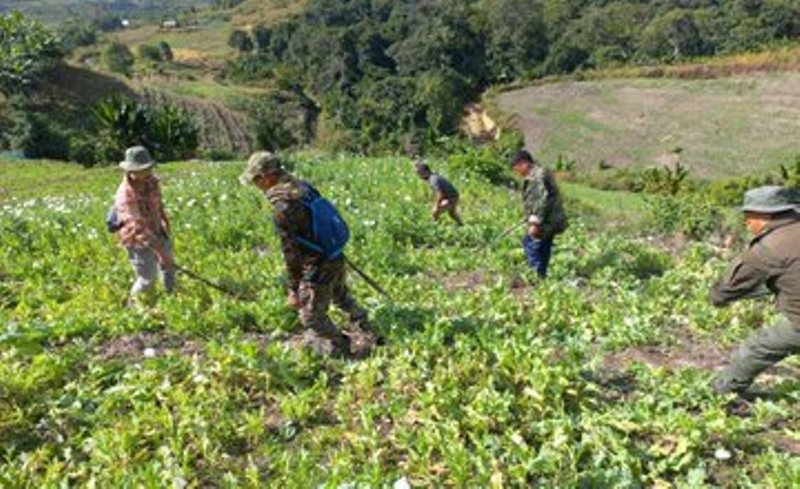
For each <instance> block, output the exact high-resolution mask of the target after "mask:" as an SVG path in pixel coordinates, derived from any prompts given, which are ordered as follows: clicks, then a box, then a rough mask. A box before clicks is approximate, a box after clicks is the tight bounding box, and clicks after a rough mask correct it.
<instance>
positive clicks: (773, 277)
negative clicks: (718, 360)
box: [709, 187, 800, 393]
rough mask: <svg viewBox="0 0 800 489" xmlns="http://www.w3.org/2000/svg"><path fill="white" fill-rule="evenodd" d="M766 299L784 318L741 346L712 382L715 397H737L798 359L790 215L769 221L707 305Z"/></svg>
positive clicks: (799, 291) (799, 292) (795, 222)
mask: <svg viewBox="0 0 800 489" xmlns="http://www.w3.org/2000/svg"><path fill="white" fill-rule="evenodd" d="M770 189H771V190H770ZM775 189H776V187H762V188H760V189H756V190H755V191H751V192H755V193H758V192H762V193H763V192H766V193H767V194H769V193H770V192H774V191H775ZM748 194H750V192H748ZM779 209H780V208H779ZM745 210H748V209H747V207H745ZM755 212H758V211H755ZM771 294H774V295H775V297H776V301H777V302H776V304H777V308H778V310H779V311H780V312H781V314H782V315H783V317H782V318H781V319H780V320H779V321H778V322H777V323H776V324H775V325H774V326H772V327H771V328H768V329H766V330H763V331H760V332H757V333H755V334H753V335H751V336H750V337H749V338H747V339H746V340H745V341H744V343H742V344H741V345H740V347H739V348H738V349H737V351H736V352H735V353H734V354H733V357H732V358H731V362H730V364H729V365H728V367H726V368H725V369H724V370H723V371H722V372H720V373H719V375H718V376H717V378H716V379H715V381H714V389H715V390H716V391H717V392H722V393H724V392H740V393H741V392H743V391H745V390H746V389H747V388H748V387H749V386H750V384H751V383H752V382H753V380H754V379H755V377H756V376H757V375H758V374H759V373H761V372H762V371H764V370H766V369H767V368H768V367H770V366H772V365H773V364H775V363H777V362H779V361H781V360H782V359H783V358H785V357H787V356H789V355H792V354H798V353H800V215H798V214H797V213H794V212H792V211H789V212H788V213H783V214H780V216H778V217H776V218H774V219H773V220H772V221H770V223H769V225H768V226H767V227H766V229H764V230H763V231H762V232H761V233H760V234H759V235H758V236H756V237H755V238H754V239H753V240H752V241H751V242H750V245H749V246H748V248H747V250H745V251H744V253H742V254H741V255H740V256H739V257H738V258H737V259H736V260H735V261H734V263H733V266H732V267H731V269H730V271H729V272H728V273H727V274H726V276H725V278H724V279H723V280H722V281H720V282H718V283H717V284H716V285H715V286H714V287H713V288H712V289H711V293H710V294H709V300H710V301H711V303H712V304H714V305H715V306H724V305H727V304H729V303H731V302H733V301H736V300H740V299H746V298H751V297H759V296H763V295H771Z"/></svg>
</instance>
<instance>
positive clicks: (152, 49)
mask: <svg viewBox="0 0 800 489" xmlns="http://www.w3.org/2000/svg"><path fill="white" fill-rule="evenodd" d="M139 57H140V58H142V59H146V60H150V61H155V62H159V61H162V59H163V58H162V56H161V50H160V49H159V48H158V47H157V46H153V45H150V44H142V45H140V46H139Z"/></svg>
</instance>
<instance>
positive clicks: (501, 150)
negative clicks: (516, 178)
mask: <svg viewBox="0 0 800 489" xmlns="http://www.w3.org/2000/svg"><path fill="white" fill-rule="evenodd" d="M442 143H444V144H442ZM440 144H442V148H441V149H442V150H443V151H445V152H446V154H448V155H449V156H447V166H448V169H449V171H450V172H452V173H456V174H460V173H463V174H467V175H473V176H477V177H479V178H480V179H483V180H485V181H487V182H490V183H492V184H495V185H505V186H510V185H511V183H512V180H511V179H510V176H509V175H510V173H509V166H508V164H509V162H510V161H511V158H512V157H513V155H514V154H516V152H517V151H519V149H520V148H521V147H522V146H523V140H522V135H521V134H519V133H517V132H513V131H510V132H507V133H504V134H503V135H502V136H501V137H500V139H499V140H498V141H495V142H494V143H492V144H490V145H480V146H478V145H475V144H473V143H471V142H467V141H460V140H455V141H450V140H444V141H440Z"/></svg>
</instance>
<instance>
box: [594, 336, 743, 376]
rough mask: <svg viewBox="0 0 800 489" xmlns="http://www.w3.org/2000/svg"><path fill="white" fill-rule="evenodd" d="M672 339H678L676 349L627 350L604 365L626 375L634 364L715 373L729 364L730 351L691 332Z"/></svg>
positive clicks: (646, 348) (608, 357)
mask: <svg viewBox="0 0 800 489" xmlns="http://www.w3.org/2000/svg"><path fill="white" fill-rule="evenodd" d="M675 337H676V338H679V340H678V343H677V344H675V345H669V346H665V345H650V346H636V347H630V348H626V349H624V350H622V351H620V352H617V353H614V354H612V355H609V356H607V357H606V358H605V360H604V362H603V364H604V366H605V367H606V368H608V369H612V370H615V371H625V370H627V367H628V366H629V365H630V364H631V363H634V362H639V363H644V364H646V365H649V366H651V367H654V368H665V369H667V370H679V369H683V368H696V369H703V370H714V369H717V368H720V367H722V366H723V365H725V364H726V363H727V362H728V358H729V356H730V353H729V351H728V350H727V349H724V348H721V347H720V346H718V345H716V344H714V343H712V342H711V341H708V340H703V339H700V338H697V337H695V336H694V335H692V334H691V333H690V332H680V333H677V334H675Z"/></svg>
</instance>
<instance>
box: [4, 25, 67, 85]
mask: <svg viewBox="0 0 800 489" xmlns="http://www.w3.org/2000/svg"><path fill="white" fill-rule="evenodd" d="M61 55H62V53H61V50H60V47H59V40H58V38H57V37H56V36H55V35H53V33H52V32H50V31H49V30H47V29H46V28H45V27H44V26H42V25H41V24H40V23H38V22H36V21H33V20H28V19H26V18H25V17H23V16H22V14H20V13H18V12H15V13H12V14H7V15H0V91H1V92H2V93H3V94H5V95H7V96H8V95H13V94H15V93H20V92H25V91H26V90H28V89H30V88H31V86H32V85H33V84H34V83H35V82H36V80H37V79H38V77H39V76H41V75H42V74H43V73H44V72H46V71H47V70H48V69H50V68H51V67H52V66H53V64H54V63H55V62H56V61H58V60H59V59H60V58H61Z"/></svg>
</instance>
